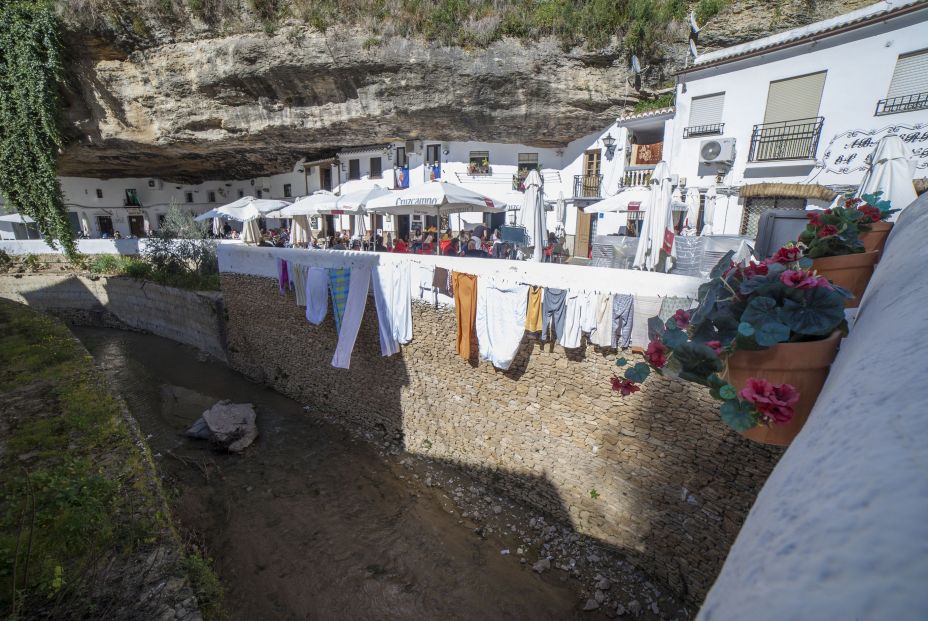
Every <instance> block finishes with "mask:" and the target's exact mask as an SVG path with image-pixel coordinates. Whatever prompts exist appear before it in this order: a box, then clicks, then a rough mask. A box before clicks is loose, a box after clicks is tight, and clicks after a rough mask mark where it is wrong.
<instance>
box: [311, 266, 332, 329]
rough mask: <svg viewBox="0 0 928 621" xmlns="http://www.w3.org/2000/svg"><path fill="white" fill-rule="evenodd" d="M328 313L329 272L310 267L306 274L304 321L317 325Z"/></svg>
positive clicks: (321, 268)
mask: <svg viewBox="0 0 928 621" xmlns="http://www.w3.org/2000/svg"><path fill="white" fill-rule="evenodd" d="M327 312H329V270H327V269H325V268H324V267H311V268H309V269H308V270H307V273H306V319H307V320H308V321H309V323H311V324H313V325H317V326H318V325H319V324H320V323H322V320H323V319H325V315H326V313H327Z"/></svg>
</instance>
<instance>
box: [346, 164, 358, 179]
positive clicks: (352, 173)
mask: <svg viewBox="0 0 928 621" xmlns="http://www.w3.org/2000/svg"><path fill="white" fill-rule="evenodd" d="M360 178H361V160H348V179H349V180H353V179H360Z"/></svg>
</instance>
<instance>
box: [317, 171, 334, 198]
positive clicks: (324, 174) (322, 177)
mask: <svg viewBox="0 0 928 621" xmlns="http://www.w3.org/2000/svg"><path fill="white" fill-rule="evenodd" d="M319 187H320V188H322V189H323V190H328V191H329V192H331V191H332V167H331V166H320V167H319Z"/></svg>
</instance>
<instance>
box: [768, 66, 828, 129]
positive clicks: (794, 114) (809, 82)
mask: <svg viewBox="0 0 928 621" xmlns="http://www.w3.org/2000/svg"><path fill="white" fill-rule="evenodd" d="M825 73H826V72H825V71H822V72H820V73H811V74H809V75H803V76H799V77H797V78H789V79H786V80H777V81H776V82H771V83H770V90H769V91H768V92H767V112H766V114H765V115H764V123H778V122H781V121H796V120H798V119H809V118H812V117H816V116H818V108H819V105H820V104H821V103H822V91H823V90H824V89H825Z"/></svg>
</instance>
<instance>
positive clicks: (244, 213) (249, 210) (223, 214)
mask: <svg viewBox="0 0 928 621" xmlns="http://www.w3.org/2000/svg"><path fill="white" fill-rule="evenodd" d="M289 204H290V203H288V202H287V201H281V200H272V199H262V198H255V197H253V196H243V197H242V198H240V199H238V200H237V201H233V202H231V203H228V204H226V205H223V206H221V207H216V208H215V209H210V210H209V211H207V212H206V213H204V214H201V215H199V216H197V217H196V218H194V220H197V221H203V220H208V219H209V218H228V219H231V220H239V221H241V222H245V221H247V220H252V219H254V218H262V217H278V216H272V215H269V214H270V213H271V212H274V211H275V210H279V209H281V208H282V207H286V206H287V205H289Z"/></svg>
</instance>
